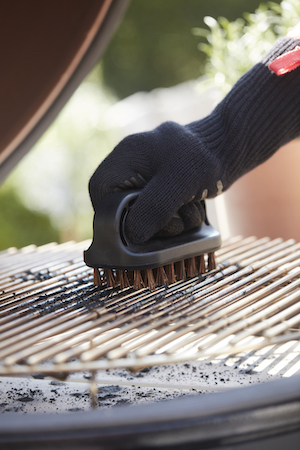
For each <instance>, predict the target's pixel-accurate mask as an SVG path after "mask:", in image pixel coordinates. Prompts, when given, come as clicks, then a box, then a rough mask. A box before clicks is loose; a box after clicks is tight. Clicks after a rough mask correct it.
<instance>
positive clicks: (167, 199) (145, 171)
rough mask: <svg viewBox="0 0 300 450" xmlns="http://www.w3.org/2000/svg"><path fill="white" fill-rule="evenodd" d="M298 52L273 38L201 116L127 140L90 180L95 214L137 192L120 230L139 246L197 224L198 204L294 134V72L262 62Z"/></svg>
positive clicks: (297, 74) (299, 92) (298, 86)
mask: <svg viewBox="0 0 300 450" xmlns="http://www.w3.org/2000/svg"><path fill="white" fill-rule="evenodd" d="M297 45H298V46H299V40H298V39H296V38H292V37H286V38H281V39H279V40H278V41H277V42H276V44H275V45H274V46H273V48H272V49H271V51H270V52H268V53H267V54H266V55H265V56H264V57H263V59H262V60H261V61H260V62H259V63H257V64H256V65H255V66H254V67H253V68H252V69H250V70H249V71H248V72H247V73H246V74H245V75H244V76H242V77H241V79H240V80H239V81H238V82H237V83H236V84H235V86H234V87H233V88H232V89H231V91H230V92H229V94H227V96H226V97H225V98H224V99H223V100H222V101H221V102H220V103H219V104H218V106H217V107H216V108H215V109H214V111H213V112H212V113H211V114H210V115H209V116H207V117H206V118H204V119H202V120H199V121H197V122H193V123H190V124H188V125H185V126H181V125H178V124H176V123H173V122H166V123H163V124H162V125H160V126H159V127H157V128H156V129H154V130H153V131H149V132H144V133H138V134H134V135H131V136H128V137H126V138H125V139H124V140H122V141H121V142H120V143H119V144H118V145H117V147H116V148H115V149H114V150H113V151H112V153H110V154H109V155H108V157H107V158H106V159H105V160H104V161H103V162H102V163H101V164H100V166H99V167H98V168H97V170H96V171H95V173H94V175H93V176H92V178H91V180H90V185H89V189H90V196H91V200H92V204H93V207H94V209H95V211H96V210H97V205H99V203H100V202H101V199H102V198H103V196H105V195H107V194H109V193H111V192H113V191H114V190H118V189H126V188H127V189H128V188H131V189H132V188H141V187H142V188H143V190H142V192H141V194H140V196H139V198H138V200H137V201H136V203H135V204H134V206H133V207H132V209H131V211H130V213H129V215H128V218H127V221H126V232H127V235H128V237H129V239H130V240H131V241H132V242H133V243H143V242H145V241H147V240H148V239H149V238H150V237H152V236H153V235H154V234H155V233H157V232H159V230H161V229H163V228H164V227H165V228H164V229H165V230H167V234H168V232H169V234H177V233H179V232H181V231H182V230H183V229H186V228H190V227H191V226H194V225H197V223H198V222H199V221H201V216H202V211H201V203H200V200H201V199H204V198H213V197H215V196H216V195H218V194H220V193H221V192H222V191H225V190H226V189H228V188H229V187H230V186H231V185H232V184H233V183H234V182H235V181H236V180H237V179H238V178H240V177H241V176H242V175H244V174H245V173H247V172H249V171H250V170H252V169H253V168H255V167H256V166H258V165H259V164H261V163H263V162H264V161H266V160H267V159H268V158H269V157H270V156H271V155H273V154H274V153H275V152H276V151H277V150H278V149H279V148H280V147H281V146H282V145H284V144H286V143H287V142H289V141H291V140H292V139H294V138H296V137H297V136H299V135H300V67H297V68H296V69H294V70H292V71H291V72H289V73H286V74H285V75H282V76H278V75H276V74H275V73H274V72H272V71H271V70H270V68H269V67H268V66H269V64H270V63H271V62H272V61H273V60H274V59H275V58H277V57H278V56H280V55H282V54H284V53H286V52H289V51H291V50H292V49H294V48H295V47H296V46H297Z"/></svg>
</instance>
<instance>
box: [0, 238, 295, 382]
mask: <svg viewBox="0 0 300 450" xmlns="http://www.w3.org/2000/svg"><path fill="white" fill-rule="evenodd" d="M87 246H88V242H81V243H74V242H69V243H65V244H61V245H57V244H48V245H46V246H42V247H35V246H29V247H26V248H24V249H21V250H16V249H8V250H7V251H5V252H1V253H0V270H1V274H0V374H13V373H30V372H32V373H33V372H37V371H38V372H43V371H46V372H52V373H55V372H61V371H76V370H87V369H90V370H96V369H97V368H99V369H100V368H111V367H130V368H138V367H143V366H145V365H156V364H167V363H169V362H179V361H184V360H191V359H198V358H200V357H203V356H209V355H211V356H215V355H222V354H236V353H240V352H241V351H243V350H244V349H251V348H252V349H256V348H262V347H265V346H268V345H272V344H273V345H276V344H278V343H281V342H286V341H289V340H293V339H297V340H298V339H300V329H299V324H300V289H299V287H300V244H297V243H295V242H294V241H293V240H292V239H290V240H287V241H283V240H282V239H274V240H270V239H269V238H262V239H256V238H255V237H249V238H246V239H243V238H242V237H240V236H238V237H235V238H233V239H230V240H228V241H226V242H225V243H224V244H223V246H222V248H221V249H220V250H218V251H217V252H216V258H217V262H218V268H217V269H216V270H214V271H211V272H207V273H206V274H204V275H200V276H197V277H195V278H192V279H189V280H187V281H184V282H180V281H178V282H176V283H174V284H172V285H170V286H166V287H163V288H157V289H155V290H153V291H149V290H148V289H142V290H140V291H138V292H136V291H133V290H132V289H131V288H126V289H124V290H121V289H119V288H118V287H117V288H106V287H101V288H99V287H95V286H94V284H93V275H92V270H91V269H89V268H88V267H87V266H86V265H85V264H84V262H83V260H82V251H83V250H84V249H85V248H86V247H87Z"/></svg>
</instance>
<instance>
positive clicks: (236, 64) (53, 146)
mask: <svg viewBox="0 0 300 450" xmlns="http://www.w3.org/2000/svg"><path fill="white" fill-rule="evenodd" d="M258 7H259V1H257V0H247V1H240V0H223V1H222V2H220V1H219V0H164V1H161V0H132V2H131V4H130V6H129V8H128V10H127V12H126V14H125V17H124V18H123V20H122V22H121V24H120V26H119V28H118V30H117V32H116V33H115V35H114V37H113V39H112V40H111V42H110V45H109V46H108V48H107V50H106V52H105V55H104V57H103V58H102V60H101V61H100V62H99V64H98V65H97V66H96V67H95V68H94V70H93V71H92V73H91V74H90V75H89V76H88V77H87V79H86V80H85V81H84V82H83V83H82V85H81V86H80V87H79V89H78V90H77V91H76V92H75V93H74V95H73V97H72V98H71V99H70V101H69V102H68V104H67V105H66V106H65V108H64V109H63V111H62V112H61V113H60V115H59V117H58V118H57V119H56V121H55V122H54V124H53V125H52V126H51V127H50V128H49V130H48V131H47V132H46V133H45V135H44V136H43V137H42V139H40V141H39V142H38V144H37V145H36V146H35V147H34V149H33V150H32V151H31V152H30V153H29V154H28V156H27V157H26V158H24V160H23V161H22V162H21V163H20V164H19V166H18V167H17V168H16V169H15V170H14V171H13V172H12V174H11V175H10V176H9V177H8V179H7V181H6V182H5V184H4V185H3V186H2V187H1V189H0V208H1V218H0V249H4V248H7V247H9V246H17V247H22V246H25V245H28V244H31V243H35V244H37V245H41V244H43V243H46V242H50V241H53V240H54V241H58V242H61V241H65V240H69V239H76V240H79V239H85V238H88V237H91V234H92V214H93V211H92V208H91V205H90V201H89V197H88V190H87V184H88V180H89V177H90V176H91V174H92V173H93V171H94V169H95V168H96V167H97V165H98V164H99V163H100V162H101V160H102V159H103V158H104V157H105V155H106V154H107V153H109V152H110V151H111V150H112V149H113V147H114V145H116V143H117V142H118V134H117V131H116V130H112V129H111V128H110V126H109V125H108V124H107V121H106V113H107V111H108V110H109V109H110V107H111V106H112V105H113V104H114V103H116V102H117V101H118V100H119V99H122V98H124V97H126V96H128V95H131V94H134V93H135V92H138V91H151V90H152V89H155V88H158V87H169V86H173V85H176V84H178V83H181V82H184V81H187V80H191V79H197V78H198V77H199V76H201V75H203V74H206V76H207V80H208V81H207V83H208V84H211V83H214V84H215V85H217V86H219V87H220V88H221V90H222V92H223V95H224V94H225V93H226V92H227V91H228V89H230V87H231V86H232V84H233V83H234V82H235V81H236V79H237V78H239V77H240V76H241V74H242V73H243V72H244V71H246V70H247V69H248V68H249V67H251V66H252V64H254V63H255V62H256V61H257V60H258V59H259V57H260V55H261V54H262V53H264V51H265V50H267V49H268V48H269V47H270V46H271V45H272V43H273V42H274V40H275V39H276V37H277V36H279V35H284V34H285V33H286V30H287V28H288V27H290V26H292V25H293V24H294V23H296V22H297V21H299V19H300V2H299V0H285V1H283V2H282V3H281V4H280V6H279V1H278V2H272V3H268V4H263V5H262V6H260V7H259V8H258ZM245 11H248V12H249V13H250V14H249V13H246V14H245ZM225 17H226V18H225Z"/></svg>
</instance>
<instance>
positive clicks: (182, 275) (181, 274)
mask: <svg viewBox="0 0 300 450" xmlns="http://www.w3.org/2000/svg"><path fill="white" fill-rule="evenodd" d="M175 270H176V278H177V280H178V281H179V280H180V281H185V280H186V271H185V264H184V260H181V261H178V262H177V263H175Z"/></svg>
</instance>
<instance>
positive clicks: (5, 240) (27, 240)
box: [0, 188, 59, 250]
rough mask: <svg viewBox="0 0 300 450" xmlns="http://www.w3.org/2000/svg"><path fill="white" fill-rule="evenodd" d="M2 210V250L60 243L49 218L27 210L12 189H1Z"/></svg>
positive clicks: (0, 217) (0, 206)
mask: <svg viewBox="0 0 300 450" xmlns="http://www.w3.org/2000/svg"><path fill="white" fill-rule="evenodd" d="M0 210H1V215H0V250H4V249H6V248H8V247H17V248H20V247H24V246H26V245H29V244H36V245H42V244H46V243H48V242H51V241H52V242H58V240H59V233H58V231H57V230H56V229H55V228H54V227H53V225H52V224H51V222H50V219H49V217H48V216H46V215H45V214H42V213H39V212H34V211H30V210H29V209H27V208H26V207H25V206H24V205H23V204H22V203H21V201H20V199H19V198H18V195H17V194H16V193H15V192H14V190H13V189H12V188H5V189H1V192H0Z"/></svg>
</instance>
